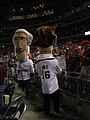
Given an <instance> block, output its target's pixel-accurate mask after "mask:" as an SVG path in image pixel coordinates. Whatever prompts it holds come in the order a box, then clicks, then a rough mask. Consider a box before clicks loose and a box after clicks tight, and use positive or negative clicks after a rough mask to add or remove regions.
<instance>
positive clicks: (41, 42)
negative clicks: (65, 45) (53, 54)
mask: <svg viewBox="0 0 90 120" xmlns="http://www.w3.org/2000/svg"><path fill="white" fill-rule="evenodd" d="M56 42H57V35H56V34H55V27H51V26H42V27H39V28H37V29H36V31H35V38H34V42H33V43H34V44H35V45H36V46H38V47H41V48H47V47H49V46H52V45H53V46H55V44H56Z"/></svg>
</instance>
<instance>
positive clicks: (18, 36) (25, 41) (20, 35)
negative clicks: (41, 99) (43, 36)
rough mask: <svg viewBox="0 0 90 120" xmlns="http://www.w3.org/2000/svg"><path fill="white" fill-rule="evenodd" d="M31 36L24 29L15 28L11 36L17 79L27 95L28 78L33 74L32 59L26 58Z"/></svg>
mask: <svg viewBox="0 0 90 120" xmlns="http://www.w3.org/2000/svg"><path fill="white" fill-rule="evenodd" d="M32 40H33V36H32V34H31V33H29V32H28V31H26V30H25V29H17V30H16V31H15V34H14V36H13V43H14V49H15V53H16V57H17V59H18V62H17V80H18V81H19V85H20V87H22V89H24V88H25V90H26V94H27V97H28V95H29V87H30V80H31V78H32V77H33V75H34V65H33V61H32V60H29V59H28V48H29V47H28V46H29V45H31V43H32Z"/></svg>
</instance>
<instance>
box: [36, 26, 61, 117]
mask: <svg viewBox="0 0 90 120" xmlns="http://www.w3.org/2000/svg"><path fill="white" fill-rule="evenodd" d="M56 38H57V36H56V34H55V29H54V28H53V27H50V26H42V27H40V28H37V29H36V34H35V39H34V44H35V45H36V46H37V47H39V50H40V55H39V56H38V60H37V61H36V62H35V71H36V73H38V75H39V76H40V77H41V83H42V92H43V100H44V112H45V114H46V115H51V114H50V101H51V100H52V102H53V107H54V114H55V115H56V116H58V115H59V112H60V111H59V108H60V91H59V83H58V78H57V74H60V73H61V72H62V69H61V68H60V66H59V62H58V61H57V59H56V58H55V57H54V56H53V54H52V50H53V46H54V43H55V40H56ZM50 99H51V100H50Z"/></svg>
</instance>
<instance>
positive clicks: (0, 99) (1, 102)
mask: <svg viewBox="0 0 90 120" xmlns="http://www.w3.org/2000/svg"><path fill="white" fill-rule="evenodd" d="M3 91H4V86H3V85H1V86H0V111H1V110H2V109H3V107H4V96H3Z"/></svg>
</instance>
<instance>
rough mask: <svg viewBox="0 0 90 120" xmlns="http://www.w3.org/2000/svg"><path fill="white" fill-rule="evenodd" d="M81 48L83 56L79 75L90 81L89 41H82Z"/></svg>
mask: <svg viewBox="0 0 90 120" xmlns="http://www.w3.org/2000/svg"><path fill="white" fill-rule="evenodd" d="M82 47H83V55H82V56H81V57H82V63H81V66H82V69H81V75H84V76H89V79H90V41H89V40H84V41H83V42H82Z"/></svg>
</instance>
